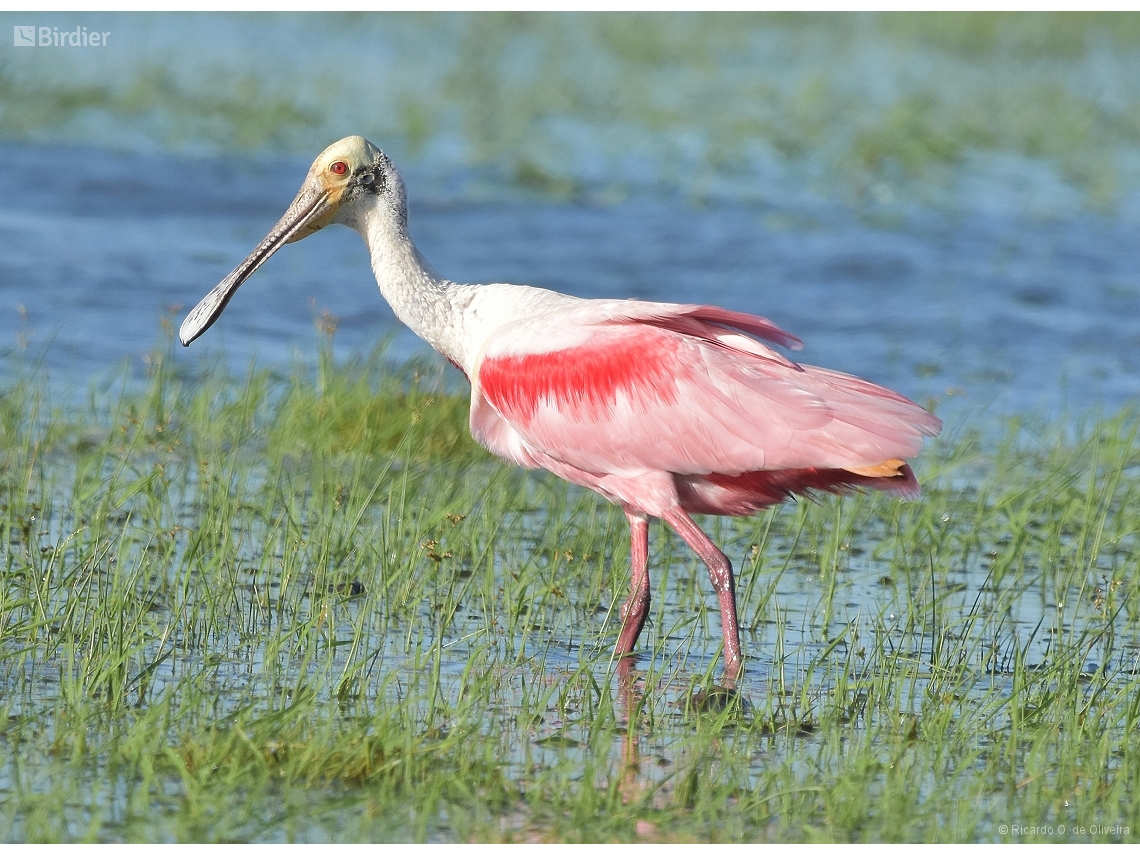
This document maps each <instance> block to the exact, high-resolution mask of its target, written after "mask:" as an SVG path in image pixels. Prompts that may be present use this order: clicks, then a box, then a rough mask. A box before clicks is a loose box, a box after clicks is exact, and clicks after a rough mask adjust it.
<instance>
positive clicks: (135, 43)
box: [0, 13, 1140, 207]
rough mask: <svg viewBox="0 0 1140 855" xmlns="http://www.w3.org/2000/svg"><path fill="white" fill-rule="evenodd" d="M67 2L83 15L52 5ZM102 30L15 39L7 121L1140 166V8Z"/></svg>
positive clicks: (111, 24)
mask: <svg viewBox="0 0 1140 855" xmlns="http://www.w3.org/2000/svg"><path fill="white" fill-rule="evenodd" d="M42 17H44V22H45V23H47V22H48V18H49V17H50V18H51V20H52V21H58V22H59V23H60V25H61V26H66V25H67V24H69V23H72V22H73V21H72V19H73V18H75V16H70V17H68V16H63V15H55V16H42ZM99 20H100V21H101V22H103V23H102V24H101V26H104V27H106V28H109V29H110V30H111V31H113V33H114V35H113V39H112V40H113V45H114V47H113V51H114V54H113V61H108V53H109V52H110V51H112V48H110V47H109V48H107V50H106V51H104V52H102V53H100V52H99V51H88V52H86V53H82V54H80V53H73V54H66V55H65V54H62V53H59V52H55V53H52V54H50V56H49V55H48V53H41V54H36V53H35V52H34V51H27V52H24V53H19V52H17V54H13V55H12V56H11V58H10V59H7V60H6V61H5V62H4V64H3V65H0V135H2V136H3V137H5V138H7V139H20V140H28V139H33V140H43V139H51V140H53V141H59V140H61V139H67V140H70V141H74V142H86V143H95V144H98V145H104V146H110V147H117V148H121V147H128V148H137V147H138V146H139V145H140V142H141V141H142V140H146V141H148V144H150V145H153V144H158V145H159V146H162V147H166V148H172V149H175V150H181V151H202V150H208V151H215V152H216V151H219V150H229V149H234V148H241V149H249V148H253V149H261V148H267V147H268V148H272V149H274V150H277V151H288V152H302V151H303V152H308V151H312V150H318V149H321V148H323V147H324V146H325V145H326V144H328V142H330V141H331V140H333V139H337V138H339V137H342V136H344V134H345V133H346V132H348V131H349V130H351V131H353V132H357V133H361V134H363V135H365V136H367V137H369V138H371V139H374V140H376V141H377V142H380V143H382V147H383V148H384V149H385V150H388V151H390V152H391V153H392V154H393V155H394V156H395V157H396V159H397V160H398V161H399V162H401V163H405V164H408V163H413V164H414V163H415V162H417V161H421V162H423V163H424V164H425V165H426V166H427V167H428V169H427V171H428V172H430V173H431V174H434V175H436V176H440V175H447V176H448V178H447V179H446V182H450V183H454V182H456V181H463V180H467V179H468V178H469V177H470V171H471V170H472V168H474V169H475V170H476V171H482V172H484V173H486V174H487V176H488V177H489V178H490V180H487V181H484V182H482V184H481V192H483V193H487V192H493V191H492V189H491V188H492V187H494V186H495V185H501V184H502V183H503V182H513V183H515V184H516V185H517V186H519V187H521V188H523V189H525V190H527V191H529V192H539V193H543V194H548V195H550V196H553V197H556V198H578V197H595V196H599V195H600V196H601V197H603V198H620V197H621V196H622V195H623V194H626V193H629V192H630V191H636V190H645V189H650V190H659V189H667V190H675V189H679V190H680V191H681V192H682V193H683V194H684V195H686V196H689V197H692V198H696V199H704V198H709V197H721V198H732V199H747V200H753V199H757V198H763V197H764V194H765V193H766V192H767V191H766V186H767V185H770V184H771V183H772V182H773V180H774V179H777V178H778V177H779V176H781V175H783V174H785V173H790V176H791V178H792V180H794V181H795V182H797V183H802V182H803V181H805V180H808V181H810V182H811V183H812V184H813V186H815V187H816V188H819V189H824V188H826V190H827V192H832V193H833V192H835V190H836V188H845V190H846V192H847V193H848V194H852V195H855V196H861V195H864V194H866V193H868V192H871V191H872V190H873V188H874V186H875V184H876V183H879V182H884V181H885V182H887V183H888V184H895V185H897V184H899V183H900V182H904V181H905V182H911V183H915V184H917V185H918V186H919V187H925V188H926V191H927V193H928V194H934V195H936V194H937V191H938V188H940V187H943V186H944V185H946V184H947V183H952V182H948V176H947V172H948V171H949V173H950V175H951V176H952V175H954V174H956V173H957V172H959V171H960V170H963V169H964V170H967V171H969V170H971V169H977V168H978V166H979V164H977V163H974V162H973V159H975V158H979V157H980V158H981V159H982V160H983V161H985V160H986V159H987V158H991V159H992V158H993V157H994V156H998V155H1007V156H1008V155H1014V156H1017V157H1022V158H1027V159H1029V160H1032V161H1041V162H1043V163H1045V164H1046V165H1047V166H1048V167H1049V168H1050V169H1053V170H1055V171H1056V172H1057V173H1058V174H1059V175H1060V176H1062V178H1063V179H1064V180H1065V181H1067V182H1070V183H1072V184H1073V185H1075V186H1077V187H1079V188H1081V190H1082V192H1083V193H1085V194H1086V196H1087V197H1088V199H1089V201H1090V202H1092V203H1093V204H1095V205H1097V206H1100V207H1111V206H1112V205H1113V204H1115V203H1116V202H1118V201H1119V200H1120V198H1121V197H1123V196H1127V195H1128V194H1130V193H1132V192H1134V191H1135V190H1136V189H1137V183H1138V178H1140V176H1138V174H1137V170H1136V154H1137V149H1136V139H1137V130H1138V126H1137V122H1138V121H1140V120H1138V119H1137V116H1140V109H1138V108H1140V65H1138V64H1137V61H1136V55H1137V50H1138V47H1140V24H1138V23H1137V20H1138V18H1137V16H1136V15H1134V14H1127V13H1126V14H1114V15H1108V14H1047V13H1031V14H980V13H979V14H941V15H924V14H878V15H869V14H865V15H852V14H847V15H835V14H832V15H823V14H780V15H772V14H748V15H745V14H517V13H510V14H471V15H457V14H451V15H440V14H436V15H329V14H323V13H322V14H319V15H276V16H265V15H259V16H232V15H231V16H226V15H195V16H189V15H100V16H99Z"/></svg>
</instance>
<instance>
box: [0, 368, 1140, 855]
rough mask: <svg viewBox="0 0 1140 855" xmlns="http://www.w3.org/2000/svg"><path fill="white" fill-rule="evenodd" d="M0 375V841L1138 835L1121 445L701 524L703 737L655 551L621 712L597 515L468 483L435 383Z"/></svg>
mask: <svg viewBox="0 0 1140 855" xmlns="http://www.w3.org/2000/svg"><path fill="white" fill-rule="evenodd" d="M9 378H10V379H8V380H7V381H5V385H4V388H3V397H2V399H0V538H2V542H3V543H4V544H5V551H4V552H3V561H2V563H0V687H2V688H0V840H5V841H9V842H15V841H61V840H65V841H70V840H96V841H116V840H127V841H154V840H182V841H192V840H325V839H327V840H343V841H353V840H373V841H394V840H483V841H498V840H583V841H597V840H615V841H621V840H629V841H633V840H662V841H684V840H715V841H731V840H746V841H768V840H790V841H814V840H839V841H879V840H882V841H909V840H918V841H922V840H927V841H932V840H939V841H987V840H1001V839H1007V840H1022V839H1033V840H1053V839H1069V840H1073V839H1076V840H1098V841H1099V840H1105V839H1118V840H1124V841H1129V840H1130V839H1131V834H1132V829H1135V828H1138V827H1140V795H1138V791H1137V781H1138V773H1140V743H1138V741H1137V738H1136V733H1137V727H1138V726H1140V700H1138V699H1140V677H1138V676H1137V672H1136V668H1137V651H1138V650H1140V633H1138V629H1140V623H1138V621H1140V599H1138V597H1137V593H1136V586H1135V584H1134V581H1133V580H1134V576H1135V573H1136V567H1137V563H1138V560H1140V544H1138V543H1137V534H1136V532H1138V531H1140V495H1137V494H1138V492H1140V482H1138V480H1137V474H1138V473H1140V469H1138V468H1137V467H1138V466H1140V443H1138V442H1137V436H1136V430H1137V428H1136V426H1137V424H1138V422H1137V419H1136V415H1135V414H1134V413H1124V414H1121V415H1118V416H1116V417H1111V418H1097V419H1091V418H1090V419H1089V420H1088V421H1087V423H1085V424H1083V425H1081V426H1079V427H1075V428H1074V427H1072V426H1061V425H1047V424H1044V425H1043V424H1033V423H1011V424H1009V425H1007V426H1005V427H998V428H994V430H992V431H991V432H989V433H985V434H982V433H979V434H971V433H967V432H963V431H958V432H954V433H950V434H948V435H947V436H946V437H945V438H944V439H943V440H940V441H939V442H937V443H934V444H933V445H932V446H931V447H930V448H929V449H928V450H927V452H926V453H925V454H924V456H923V457H922V459H921V460H920V462H919V465H918V469H919V474H920V477H921V478H922V479H923V481H924V484H925V493H924V496H923V498H922V499H921V500H920V501H916V502H900V501H897V500H892V499H889V498H887V497H883V496H877V495H876V496H852V497H848V498H844V499H835V498H830V497H829V498H825V499H822V500H820V501H819V502H818V503H813V502H806V501H805V502H800V503H798V504H794V505H787V506H784V507H781V508H779V509H776V510H773V511H771V512H768V513H766V514H763V515H760V516H757V517H755V518H752V519H747V520H713V519H706V520H704V521H703V522H704V524H705V525H706V527H707V528H708V530H709V531H710V532H712V533H714V535H715V537H716V539H717V540H718V541H719V542H721V543H722V544H723V545H724V547H725V548H726V551H727V552H728V554H729V556H730V557H731V558H732V559H733V560H734V563H735V564H736V566H737V569H738V574H739V596H740V604H741V618H742V625H743V631H744V645H745V650H746V655H747V673H746V676H745V678H744V680H743V684H742V696H743V699H744V700H743V702H741V701H734V700H732V699H729V701H728V702H727V703H719V704H718V703H714V702H711V701H710V702H707V703H704V704H701V703H698V702H696V701H694V700H693V693H694V691H695V690H697V689H701V688H707V687H708V686H709V684H710V681H711V679H712V678H714V677H715V676H716V675H717V674H718V673H719V664H718V661H717V659H718V652H719V651H718V645H719V640H720V631H719V624H718V618H717V615H716V611H715V608H713V607H712V605H713V603H714V599H713V597H712V595H711V591H710V588H709V585H708V581H707V578H706V576H705V573H704V571H703V569H702V568H701V567H700V566H699V565H698V563H697V562H696V560H695V558H694V557H693V556H692V555H691V554H689V553H688V552H687V551H686V550H685V548H684V547H683V545H681V544H680V543H679V541H677V540H676V539H674V538H672V537H671V536H668V535H666V534H665V533H664V532H663V530H662V529H660V528H659V527H654V529H653V534H652V538H653V540H652V543H651V546H652V551H653V567H652V571H653V583H654V586H655V587H654V593H655V599H654V603H653V607H652V612H651V618H650V624H649V626H648V628H647V630H646V634H645V636H644V637H643V639H642V647H643V651H644V652H643V655H642V656H641V659H640V663H639V668H640V676H641V680H640V681H639V682H638V684H637V686H636V687H635V688H634V690H633V691H631V692H625V691H623V690H622V688H621V686H620V685H619V681H618V680H617V678H616V677H615V675H614V667H613V663H612V662H611V660H610V652H611V650H612V647H613V643H614V641H615V638H616V634H617V630H618V617H617V607H618V606H619V605H620V602H621V600H622V598H623V597H624V593H625V587H626V585H627V564H626V562H627V556H626V550H627V548H628V541H627V538H628V535H627V532H626V529H625V523H624V519H623V518H622V516H621V514H620V513H619V512H618V511H617V510H616V509H614V508H612V507H610V506H609V505H607V504H606V503H605V502H603V501H602V500H601V499H599V498H597V497H595V496H594V495H592V494H590V493H587V492H585V491H581V490H578V489H576V488H572V487H568V486H566V485H564V484H562V483H561V482H559V481H558V480H557V479H555V478H553V477H551V476H548V475H546V474H544V473H528V472H523V471H519V470H515V469H510V468H507V467H504V466H501V465H499V464H498V463H496V462H495V461H494V460H492V459H491V458H490V457H489V456H488V455H486V454H485V453H484V452H482V451H481V450H479V449H478V448H476V447H475V446H474V445H473V444H472V443H471V441H470V439H469V437H468V436H467V434H466V428H465V420H466V403H465V400H464V399H463V397H462V395H457V394H456V391H457V390H454V389H451V388H449V387H448V385H447V383H446V382H445V380H444V379H443V378H442V376H441V374H440V373H439V370H438V369H437V368H436V367H434V366H433V365H432V366H429V365H418V366H406V367H403V368H398V369H397V368H393V367H391V366H388V365H386V363H385V362H384V361H383V359H382V357H381V356H380V355H378V354H377V355H373V356H372V357H370V358H369V359H366V360H361V361H359V362H357V363H353V364H348V365H336V364H333V362H332V360H331V358H330V357H329V356H328V353H327V351H325V352H322V354H320V355H319V357H318V360H317V364H316V367H315V368H313V369H311V370H306V369H304V368H300V367H299V368H297V369H296V370H295V371H294V372H293V373H292V374H291V375H290V376H287V377H281V376H274V375H272V374H270V373H268V372H251V373H250V374H249V375H248V376H246V377H244V378H238V377H232V376H228V375H226V374H225V373H224V372H222V371H213V372H207V373H205V374H203V375H201V376H184V375H182V374H179V373H178V372H177V371H175V370H174V368H173V364H172V360H170V359H169V357H168V354H167V353H166V352H165V349H163V348H160V349H159V350H158V351H156V352H155V354H154V355H153V356H152V358H151V360H150V376H149V378H148V379H147V381H146V382H145V383H138V382H132V381H129V380H127V379H123V380H122V381H121V382H116V383H111V384H108V385H105V386H101V387H100V386H96V387H93V389H92V392H91V394H90V396H89V401H88V404H87V405H86V406H83V407H81V406H76V405H73V404H65V403H63V402H62V401H63V400H65V399H63V398H58V399H57V398H53V393H52V392H51V391H50V387H49V386H47V385H46V384H45V383H43V382H41V381H40V380H39V379H37V377H36V375H35V373H34V372H28V371H25V370H22V369H13V370H12V371H9ZM66 400H70V398H68V399H66ZM714 700H715V698H714ZM1061 825H1064V826H1065V830H1064V831H1063V832H1062V831H1060V830H1059V829H1060V826H1061ZM1003 826H1006V827H1007V828H1006V830H1005V831H1004V832H1003V831H1002V828H1003ZM1032 826H1050V827H1052V829H1053V830H1052V832H1050V833H1047V834H1038V835H1031V834H1027V833H1022V832H1021V831H1019V830H1018V829H1019V828H1024V827H1032ZM1094 827H1095V829H1096V830H1095V831H1094V830H1091V829H1094ZM1104 827H1112V828H1115V829H1116V831H1115V832H1110V833H1106V832H1105V830H1104ZM1125 827H1126V828H1127V831H1126V830H1125ZM1081 829H1083V830H1081Z"/></svg>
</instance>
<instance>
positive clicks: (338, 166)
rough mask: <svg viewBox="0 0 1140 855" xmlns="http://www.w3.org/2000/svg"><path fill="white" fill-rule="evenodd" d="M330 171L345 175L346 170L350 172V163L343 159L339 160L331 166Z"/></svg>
mask: <svg viewBox="0 0 1140 855" xmlns="http://www.w3.org/2000/svg"><path fill="white" fill-rule="evenodd" d="M329 171H330V172H332V173H334V174H336V175H344V174H345V173H346V172H348V164H347V163H345V162H344V161H343V160H338V161H337V162H336V163H334V164H333V165H332V166H330V167H329Z"/></svg>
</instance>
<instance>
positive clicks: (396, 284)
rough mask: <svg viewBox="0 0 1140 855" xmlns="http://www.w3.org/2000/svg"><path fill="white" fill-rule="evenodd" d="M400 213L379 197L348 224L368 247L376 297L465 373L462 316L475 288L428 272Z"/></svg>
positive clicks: (465, 357)
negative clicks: (382, 298)
mask: <svg viewBox="0 0 1140 855" xmlns="http://www.w3.org/2000/svg"><path fill="white" fill-rule="evenodd" d="M401 214H402V212H396V211H393V210H392V209H391V208H390V207H389V206H388V204H387V203H386V202H385V200H384V199H383V197H378V198H377V204H376V205H374V206H373V207H371V208H369V209H367V210H366V211H364V212H363V216H361V217H360V218H359V220H358V221H357V222H356V223H353V225H354V226H355V227H356V229H357V231H359V232H360V234H361V236H362V237H363V238H364V242H365V243H366V244H367V245H368V252H369V254H370V255H371V257H372V272H373V273H374V274H375V275H376V282H377V284H378V285H379V286H380V293H381V294H383V295H384V299H385V300H387V301H388V305H389V306H391V307H392V311H393V312H395V314H396V317H397V318H399V319H400V321H401V322H402V323H404V324H405V325H406V326H407V327H408V328H409V329H411V331H412V332H414V333H415V334H416V335H418V336H419V337H420V338H422V339H423V340H424V341H426V342H427V343H428V344H430V345H431V346H432V347H434V348H435V349H436V350H437V351H439V352H440V353H441V354H443V355H444V356H446V357H447V358H448V359H450V360H451V361H452V362H453V363H455V364H457V365H459V366H460V367H461V368H463V370H465V371H467V372H468V373H470V366H469V365H468V364H467V362H468V361H469V359H470V356H469V355H468V354H466V353H465V352H464V351H465V349H466V348H465V346H464V345H465V335H464V331H465V322H464V321H465V317H464V316H465V312H466V310H467V307H468V306H469V304H470V302H471V297H472V291H473V290H474V289H473V288H472V286H469V285H458V284H456V283H455V282H450V281H448V280H446V279H442V278H440V277H439V276H437V275H436V274H435V272H434V271H432V269H431V268H430V267H429V266H428V264H427V262H426V261H425V260H424V257H423V256H422V255H420V253H419V250H417V249H416V246H415V244H414V243H412V239H411V238H410V237H409V236H408V230H407V225H406V218H405V217H404V216H402V215H401Z"/></svg>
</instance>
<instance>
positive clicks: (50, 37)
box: [12, 24, 111, 47]
mask: <svg viewBox="0 0 1140 855" xmlns="http://www.w3.org/2000/svg"><path fill="white" fill-rule="evenodd" d="M110 35H111V33H110V31H109V30H108V31H107V32H102V31H100V30H88V29H87V28H86V27H76V28H75V29H74V30H62V31H61V30H60V29H59V27H36V26H27V27H22V26H20V25H18V24H17V25H16V26H14V27H13V28H12V44H13V45H14V46H15V47H36V46H39V47H106V46H107V39H108V37H109V36H110Z"/></svg>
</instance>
